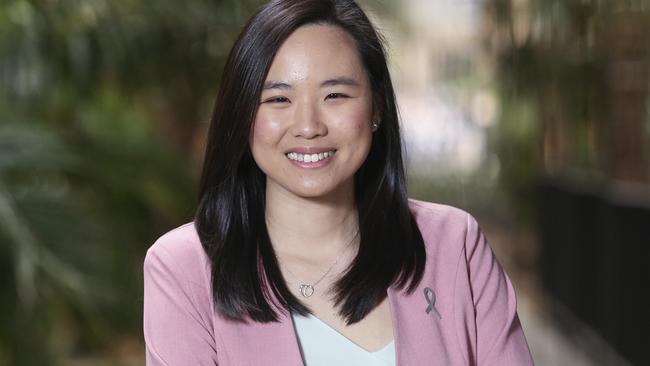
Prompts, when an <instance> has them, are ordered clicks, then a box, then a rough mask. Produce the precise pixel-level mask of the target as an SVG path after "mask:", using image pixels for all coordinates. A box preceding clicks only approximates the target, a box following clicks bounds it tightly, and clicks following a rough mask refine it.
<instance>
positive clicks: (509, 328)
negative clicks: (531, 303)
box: [465, 214, 533, 366]
mask: <svg viewBox="0 0 650 366" xmlns="http://www.w3.org/2000/svg"><path fill="white" fill-rule="evenodd" d="M465 248H466V256H467V257H466V259H467V263H468V267H469V276H470V286H471V292H472V296H473V301H474V308H475V316H476V362H477V365H479V366H510V365H512V366H515V365H516V366H524V365H533V360H532V357H531V355H530V351H529V349H528V344H527V342H526V338H525V336H524V332H523V330H522V328H521V324H520V322H519V317H518V316H517V299H516V296H515V291H514V288H513V287H512V283H511V282H510V279H509V278H508V276H507V275H506V273H505V272H504V271H503V269H502V268H501V265H500V264H499V262H498V261H497V259H496V257H495V256H494V254H493V253H492V250H491V249H490V246H489V245H488V243H487V241H486V239H485V235H484V234H483V233H482V231H481V229H480V228H479V225H478V223H477V222H476V220H475V219H474V218H473V217H472V216H471V215H469V214H468V215H467V237H466V243H465Z"/></svg>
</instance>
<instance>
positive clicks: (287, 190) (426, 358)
mask: <svg viewBox="0 0 650 366" xmlns="http://www.w3.org/2000/svg"><path fill="white" fill-rule="evenodd" d="M401 151H402V147H401V144H400V134H399V125H398V117H397V108H396V105H395V97H394V93H393V88H392V84H391V79H390V76H389V73H388V69H387V67H386V59H385V55H384V50H383V46H382V43H381V38H380V37H379V36H378V34H377V33H376V31H375V29H374V28H373V26H372V24H371V23H370V22H369V20H368V18H367V17H366V15H365V14H364V13H363V11H362V10H361V9H360V8H359V7H358V6H357V4H356V3H355V2H354V1H352V0H274V1H271V2H269V3H268V4H266V5H265V6H264V7H262V8H261V9H260V10H259V12H258V13H257V14H255V16H253V18H252V19H251V20H250V21H249V23H248V24H247V25H246V27H245V28H244V30H243V31H242V33H241V35H240V36H239V38H238V39H237V41H236V43H235V45H234V46H233V49H232V50H231V52H230V56H229V58H228V62H227V64H226V66H225V70H224V76H223V81H222V84H221V86H220V90H219V94H218V97H217V101H216V106H215V109H214V114H213V117H212V122H211V127H210V132H209V136H208V142H207V149H206V155H205V161H204V165H203V172H202V178H201V185H200V188H199V203H198V209H197V212H196V217H195V219H194V221H193V222H191V223H188V224H185V225H183V226H180V227H178V228H176V229H174V230H172V231H170V232H168V233H166V234H165V235H163V236H162V237H161V238H159V239H158V240H157V241H156V243H154V244H153V246H152V247H151V248H150V249H149V251H148V252H147V256H146V259H145V262H144V276H145V277H144V281H145V282H144V286H145V294H144V337H145V341H146V357H147V364H148V365H215V364H218V365H237V366H239V365H302V364H305V365H308V366H314V365H499V366H507V365H518V366H519V365H530V364H532V360H531V358H530V353H529V351H528V346H527V344H526V340H525V338H524V334H523V332H522V330H521V326H520V324H519V320H518V318H517V313H516V301H515V294H514V291H513V288H512V285H511V284H510V281H509V279H508V277H507V276H506V275H505V274H504V272H503V271H502V269H501V267H500V266H499V264H498V262H497V261H496V259H495V258H494V256H493V254H492V252H491V250H490V248H489V246H488V244H487V242H486V240H485V237H484V236H483V234H482V233H481V231H480V229H479V227H478V225H477V223H476V221H475V220H474V219H473V218H472V217H471V216H470V215H468V214H467V213H465V212H463V211H461V210H459V209H456V208H452V207H449V206H444V205H439V204H434V203H427V202H421V201H415V200H409V199H408V198H407V195H406V184H405V173H404V168H403V162H402V156H401Z"/></svg>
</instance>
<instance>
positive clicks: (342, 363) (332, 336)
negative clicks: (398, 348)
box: [291, 312, 395, 366]
mask: <svg viewBox="0 0 650 366" xmlns="http://www.w3.org/2000/svg"><path fill="white" fill-rule="evenodd" d="M291 317H292V318H293V323H294V326H295V328H296V336H297V338H298V344H299V346H300V354H301V356H302V360H303V362H304V364H305V366H326V365H327V366H329V365H337V366H347V365H364V366H395V342H394V341H390V343H388V344H387V345H386V346H384V348H382V349H380V350H378V351H375V352H369V351H367V350H365V349H364V348H362V347H360V346H359V345H357V344H356V343H354V342H352V341H351V340H350V339H349V338H347V337H346V336H344V335H343V334H341V333H339V332H338V331H336V330H335V329H334V328H332V327H330V326H329V325H328V324H326V323H325V322H323V321H322V320H320V319H318V318H317V317H316V316H314V315H312V314H309V315H308V316H302V315H299V314H295V313H293V312H292V313H291Z"/></svg>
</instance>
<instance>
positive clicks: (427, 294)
mask: <svg viewBox="0 0 650 366" xmlns="http://www.w3.org/2000/svg"><path fill="white" fill-rule="evenodd" d="M424 299H425V300H426V301H427V304H428V306H427V310H426V311H427V314H429V313H430V312H431V311H432V310H433V312H434V313H435V314H436V315H437V316H438V318H439V319H442V316H440V313H439V312H438V309H436V293H435V292H433V290H432V289H431V288H429V287H425V288H424Z"/></svg>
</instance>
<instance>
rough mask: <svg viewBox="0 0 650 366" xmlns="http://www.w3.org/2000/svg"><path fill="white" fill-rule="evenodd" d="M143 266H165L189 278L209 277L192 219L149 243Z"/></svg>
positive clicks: (204, 278)
mask: <svg viewBox="0 0 650 366" xmlns="http://www.w3.org/2000/svg"><path fill="white" fill-rule="evenodd" d="M144 265H145V267H146V266H153V267H165V269H166V270H167V271H172V272H173V273H174V274H175V275H176V276H180V277H184V278H185V279H187V280H188V281H190V282H194V283H204V282H205V281H206V280H207V279H209V278H210V277H209V261H208V258H207V255H206V254H205V251H204V249H203V247H202V245H201V241H200V239H199V236H198V233H197V232H196V229H195V226H194V222H193V221H192V222H188V223H186V224H183V225H180V226H178V227H176V228H173V229H171V230H169V231H167V232H165V233H164V234H162V235H161V236H160V237H159V238H158V239H156V240H155V241H154V243H153V244H152V245H151V246H150V247H149V249H148V250H147V253H146V256H145V262H144Z"/></svg>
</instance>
